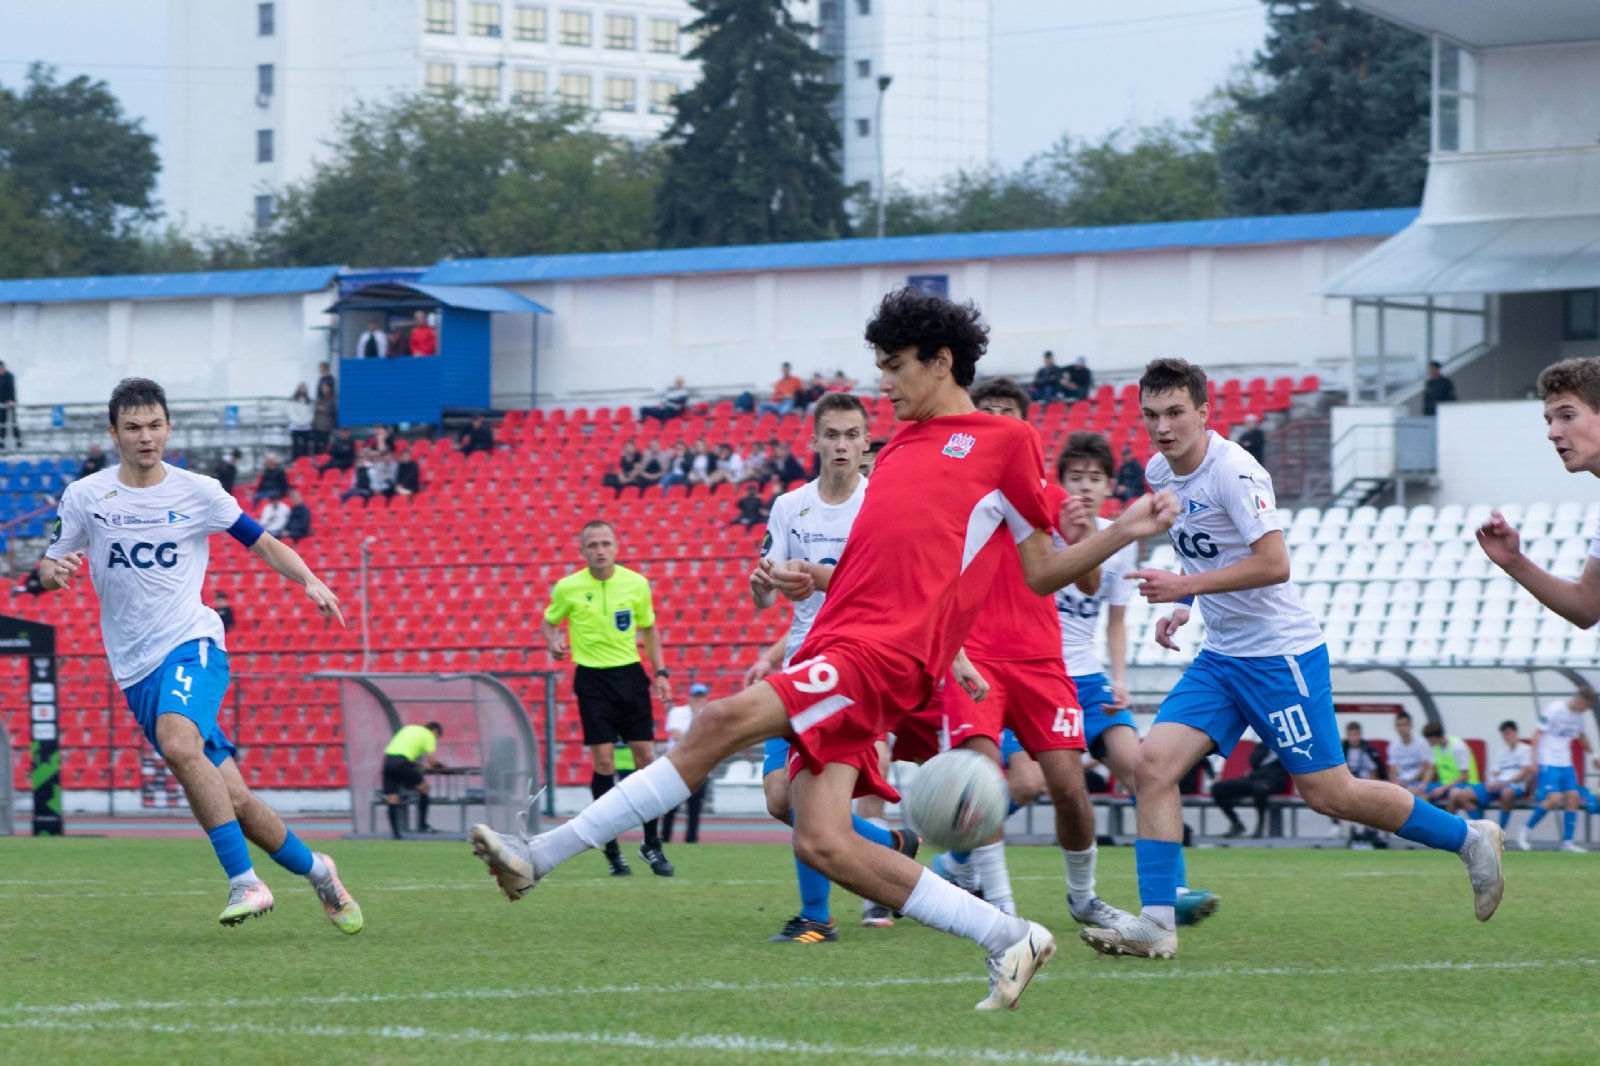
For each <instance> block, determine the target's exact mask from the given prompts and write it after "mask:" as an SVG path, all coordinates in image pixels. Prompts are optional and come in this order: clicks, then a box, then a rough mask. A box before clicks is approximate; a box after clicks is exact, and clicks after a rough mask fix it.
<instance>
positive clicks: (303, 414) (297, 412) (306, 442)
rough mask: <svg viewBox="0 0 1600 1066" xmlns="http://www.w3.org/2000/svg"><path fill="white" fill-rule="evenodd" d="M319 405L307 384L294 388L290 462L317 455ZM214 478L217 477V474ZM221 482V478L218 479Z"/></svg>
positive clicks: (291, 402)
mask: <svg viewBox="0 0 1600 1066" xmlns="http://www.w3.org/2000/svg"><path fill="white" fill-rule="evenodd" d="M316 415H317V405H316V404H314V403H312V402H311V392H310V390H308V389H307V388H306V384H305V382H303V381H302V382H301V383H300V384H298V385H296V386H295V387H294V395H292V396H290V397H289V441H290V444H289V461H290V462H293V461H294V460H296V459H298V458H300V457H301V456H302V455H315V454H316V449H315V448H314V447H313V446H312V435H311V434H312V423H313V421H314V420H315V419H316ZM212 477H216V475H215V474H213V475H212ZM217 480H218V481H221V480H222V479H221V478H217Z"/></svg>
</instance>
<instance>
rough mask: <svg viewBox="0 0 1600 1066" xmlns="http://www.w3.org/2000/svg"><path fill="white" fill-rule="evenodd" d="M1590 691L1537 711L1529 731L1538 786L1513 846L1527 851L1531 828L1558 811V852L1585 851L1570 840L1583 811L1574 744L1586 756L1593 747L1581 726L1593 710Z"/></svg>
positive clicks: (1585, 689)
mask: <svg viewBox="0 0 1600 1066" xmlns="http://www.w3.org/2000/svg"><path fill="white" fill-rule="evenodd" d="M1594 705H1595V693H1594V689H1592V688H1590V687H1589V686H1588V685H1584V686H1583V687H1582V688H1580V689H1578V691H1577V692H1575V693H1573V694H1572V695H1571V696H1569V697H1567V698H1566V699H1564V700H1554V701H1552V702H1550V703H1547V704H1545V707H1544V710H1542V711H1540V712H1539V725H1538V727H1537V728H1535V729H1534V731H1533V740H1532V744H1533V750H1534V751H1535V752H1536V753H1537V757H1538V761H1539V778H1538V781H1539V787H1538V791H1537V792H1535V793H1534V794H1533V803H1534V811H1533V816H1532V817H1531V818H1529V819H1528V824H1527V825H1525V826H1523V827H1522V832H1520V833H1518V834H1517V847H1519V848H1521V849H1522V850H1523V851H1527V850H1528V849H1529V848H1530V847H1532V846H1533V845H1532V844H1531V843H1530V842H1529V840H1528V834H1529V833H1531V832H1532V831H1533V828H1534V826H1536V825H1538V824H1539V823H1540V822H1542V821H1544V816H1545V814H1546V812H1548V811H1561V812H1562V814H1561V850H1562V851H1577V852H1582V851H1587V850H1588V849H1587V848H1585V847H1584V846H1583V845H1582V844H1580V843H1578V842H1577V841H1576V840H1574V839H1573V835H1574V834H1575V833H1576V832H1577V828H1578V811H1580V810H1581V809H1583V796H1582V795H1581V793H1580V791H1579V786H1580V785H1581V784H1582V782H1580V781H1579V780H1578V769H1579V767H1581V765H1582V763H1579V764H1578V766H1574V765H1573V760H1572V745H1573V743H1574V742H1576V743H1577V745H1578V746H1579V747H1580V748H1582V749H1583V750H1584V751H1585V752H1587V753H1589V754H1593V753H1594V745H1593V744H1591V743H1590V742H1589V736H1588V734H1587V733H1585V732H1584V729H1583V723H1584V720H1585V719H1586V718H1588V716H1589V712H1590V711H1592V710H1593V709H1594Z"/></svg>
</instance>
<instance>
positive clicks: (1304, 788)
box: [1295, 779, 1360, 820]
mask: <svg viewBox="0 0 1600 1066" xmlns="http://www.w3.org/2000/svg"><path fill="white" fill-rule="evenodd" d="M1354 784H1355V782H1354V781H1353V780H1349V779H1347V780H1343V781H1307V780H1305V779H1300V780H1297V781H1296V782H1295V785H1296V787H1297V788H1298V789H1299V790H1300V798H1301V799H1303V800H1305V801H1306V806H1307V807H1310V808H1311V809H1312V810H1313V811H1315V812H1316V813H1318V814H1321V815H1325V816H1326V817H1329V818H1339V819H1342V820H1350V819H1354V818H1356V817H1357V815H1358V814H1359V813H1360V812H1359V811H1358V810H1357V809H1356V808H1357V807H1358V806H1359V804H1358V803H1357V801H1356V789H1355V788H1354V787H1353V786H1354Z"/></svg>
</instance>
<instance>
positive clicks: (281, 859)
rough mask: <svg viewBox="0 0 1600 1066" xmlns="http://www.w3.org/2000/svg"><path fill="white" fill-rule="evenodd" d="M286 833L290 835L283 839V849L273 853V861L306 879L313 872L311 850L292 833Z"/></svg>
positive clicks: (288, 831)
mask: <svg viewBox="0 0 1600 1066" xmlns="http://www.w3.org/2000/svg"><path fill="white" fill-rule="evenodd" d="M284 832H286V833H288V834H289V835H288V836H286V837H284V838H283V847H281V848H279V849H278V850H277V851H275V852H273V853H272V861H273V862H275V863H277V864H278V865H279V866H281V867H283V868H284V869H285V870H288V871H289V872H290V873H292V874H299V875H300V876H301V877H304V876H305V875H306V874H308V873H310V872H311V849H310V848H308V847H306V846H305V842H304V841H302V840H301V839H300V838H299V837H297V836H295V835H294V833H293V832H292V831H290V830H287V829H285V830H284Z"/></svg>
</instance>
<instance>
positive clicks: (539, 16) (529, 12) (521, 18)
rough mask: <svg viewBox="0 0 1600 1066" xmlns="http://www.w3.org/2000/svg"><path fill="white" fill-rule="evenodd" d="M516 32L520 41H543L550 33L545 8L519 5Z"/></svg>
mask: <svg viewBox="0 0 1600 1066" xmlns="http://www.w3.org/2000/svg"><path fill="white" fill-rule="evenodd" d="M516 12H517V25H516V34H517V40H519V41H543V40H545V38H546V37H547V36H548V35H549V33H550V27H549V25H548V22H547V19H546V12H545V9H544V8H542V7H518V8H517V9H516Z"/></svg>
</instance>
